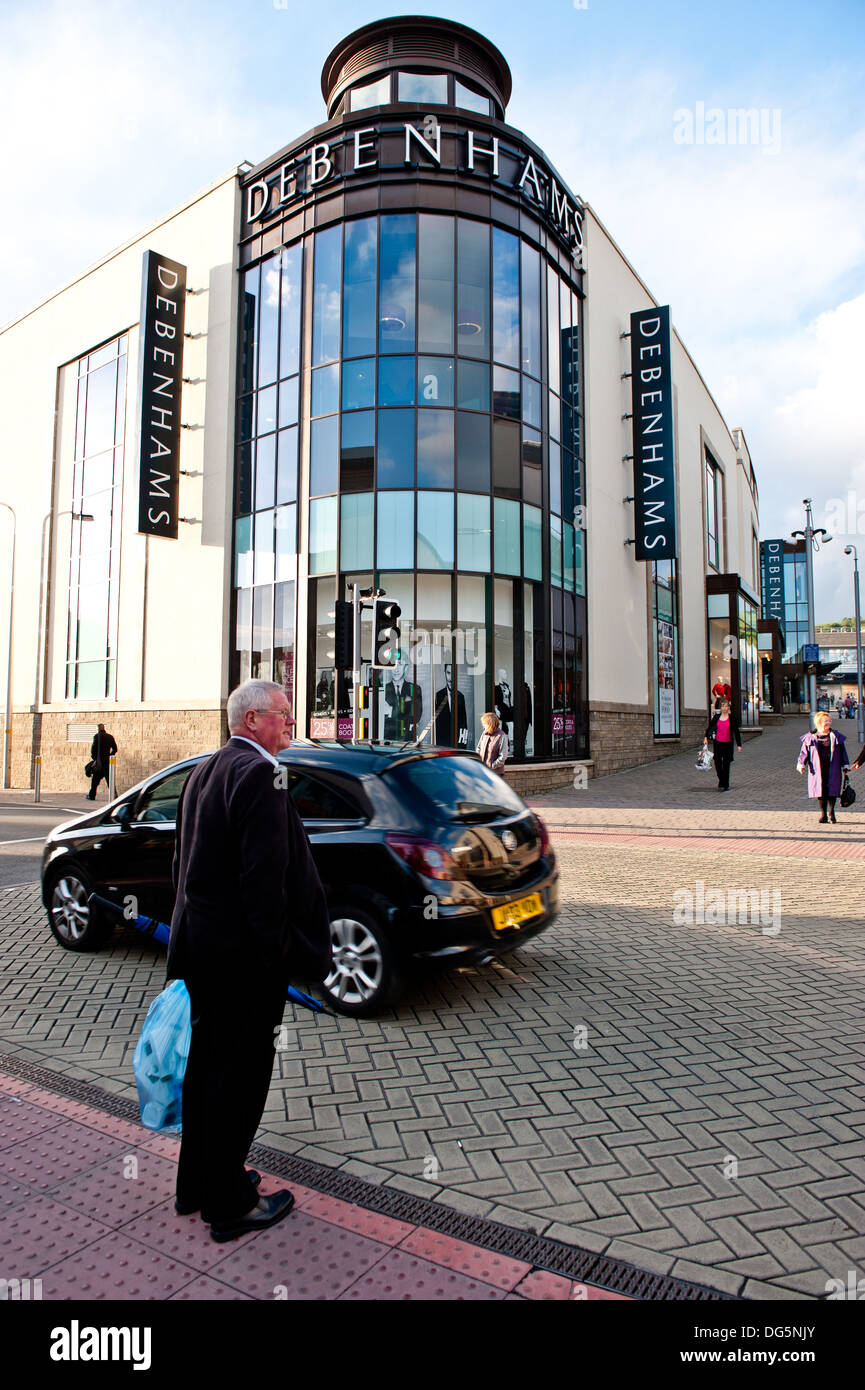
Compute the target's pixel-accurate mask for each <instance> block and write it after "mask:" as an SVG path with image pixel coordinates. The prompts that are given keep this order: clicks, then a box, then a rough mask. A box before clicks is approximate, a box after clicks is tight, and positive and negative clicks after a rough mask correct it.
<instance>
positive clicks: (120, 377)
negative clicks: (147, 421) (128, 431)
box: [114, 354, 126, 444]
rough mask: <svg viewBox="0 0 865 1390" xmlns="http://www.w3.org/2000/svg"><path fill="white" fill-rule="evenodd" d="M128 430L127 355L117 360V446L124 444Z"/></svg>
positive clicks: (115, 440)
mask: <svg viewBox="0 0 865 1390" xmlns="http://www.w3.org/2000/svg"><path fill="white" fill-rule="evenodd" d="M125 428H126V355H125V354H124V355H123V356H122V357H118V359H117V413H116V423H115V428H114V442H115V444H122V443H123V433H124V430H125Z"/></svg>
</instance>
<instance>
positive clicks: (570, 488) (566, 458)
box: [562, 450, 574, 521]
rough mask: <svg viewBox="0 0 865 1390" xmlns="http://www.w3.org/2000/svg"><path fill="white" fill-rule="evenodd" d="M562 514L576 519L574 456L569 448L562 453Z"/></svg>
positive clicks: (567, 518) (566, 519) (568, 519)
mask: <svg viewBox="0 0 865 1390" xmlns="http://www.w3.org/2000/svg"><path fill="white" fill-rule="evenodd" d="M562 516H563V517H564V519H565V521H573V519H574V457H573V454H569V453H568V452H567V450H565V451H564V452H563V453H562Z"/></svg>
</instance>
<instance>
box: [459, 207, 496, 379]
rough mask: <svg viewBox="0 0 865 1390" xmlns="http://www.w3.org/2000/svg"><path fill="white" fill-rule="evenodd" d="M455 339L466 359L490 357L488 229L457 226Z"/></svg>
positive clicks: (465, 224)
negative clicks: (456, 338) (456, 337)
mask: <svg viewBox="0 0 865 1390" xmlns="http://www.w3.org/2000/svg"><path fill="white" fill-rule="evenodd" d="M457 262H458V268H459V274H458V280H457V336H458V340H459V350H460V353H461V355H462V356H465V357H486V358H488V357H489V355H490V229H489V226H488V225H487V224H486V223H484V222H469V221H466V220H465V219H464V218H460V219H459V221H458V222H457Z"/></svg>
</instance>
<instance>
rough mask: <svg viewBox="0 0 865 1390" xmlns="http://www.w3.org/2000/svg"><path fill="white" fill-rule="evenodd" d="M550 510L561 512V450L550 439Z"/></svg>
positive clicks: (559, 513)
mask: <svg viewBox="0 0 865 1390" xmlns="http://www.w3.org/2000/svg"><path fill="white" fill-rule="evenodd" d="M550 511H551V512H555V513H556V514H557V515H559V516H561V512H562V451H561V449H560V448H559V446H558V444H553V442H552V440H551V441H550Z"/></svg>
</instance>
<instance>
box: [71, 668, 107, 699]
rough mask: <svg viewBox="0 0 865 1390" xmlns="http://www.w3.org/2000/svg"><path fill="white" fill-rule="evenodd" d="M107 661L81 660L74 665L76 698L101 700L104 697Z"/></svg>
mask: <svg viewBox="0 0 865 1390" xmlns="http://www.w3.org/2000/svg"><path fill="white" fill-rule="evenodd" d="M107 666H108V663H107V662H105V661H83V662H82V663H81V665H80V666H76V667H75V698H76V700H101V699H104V698H105V682H106V679H107V676H108V671H107Z"/></svg>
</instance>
